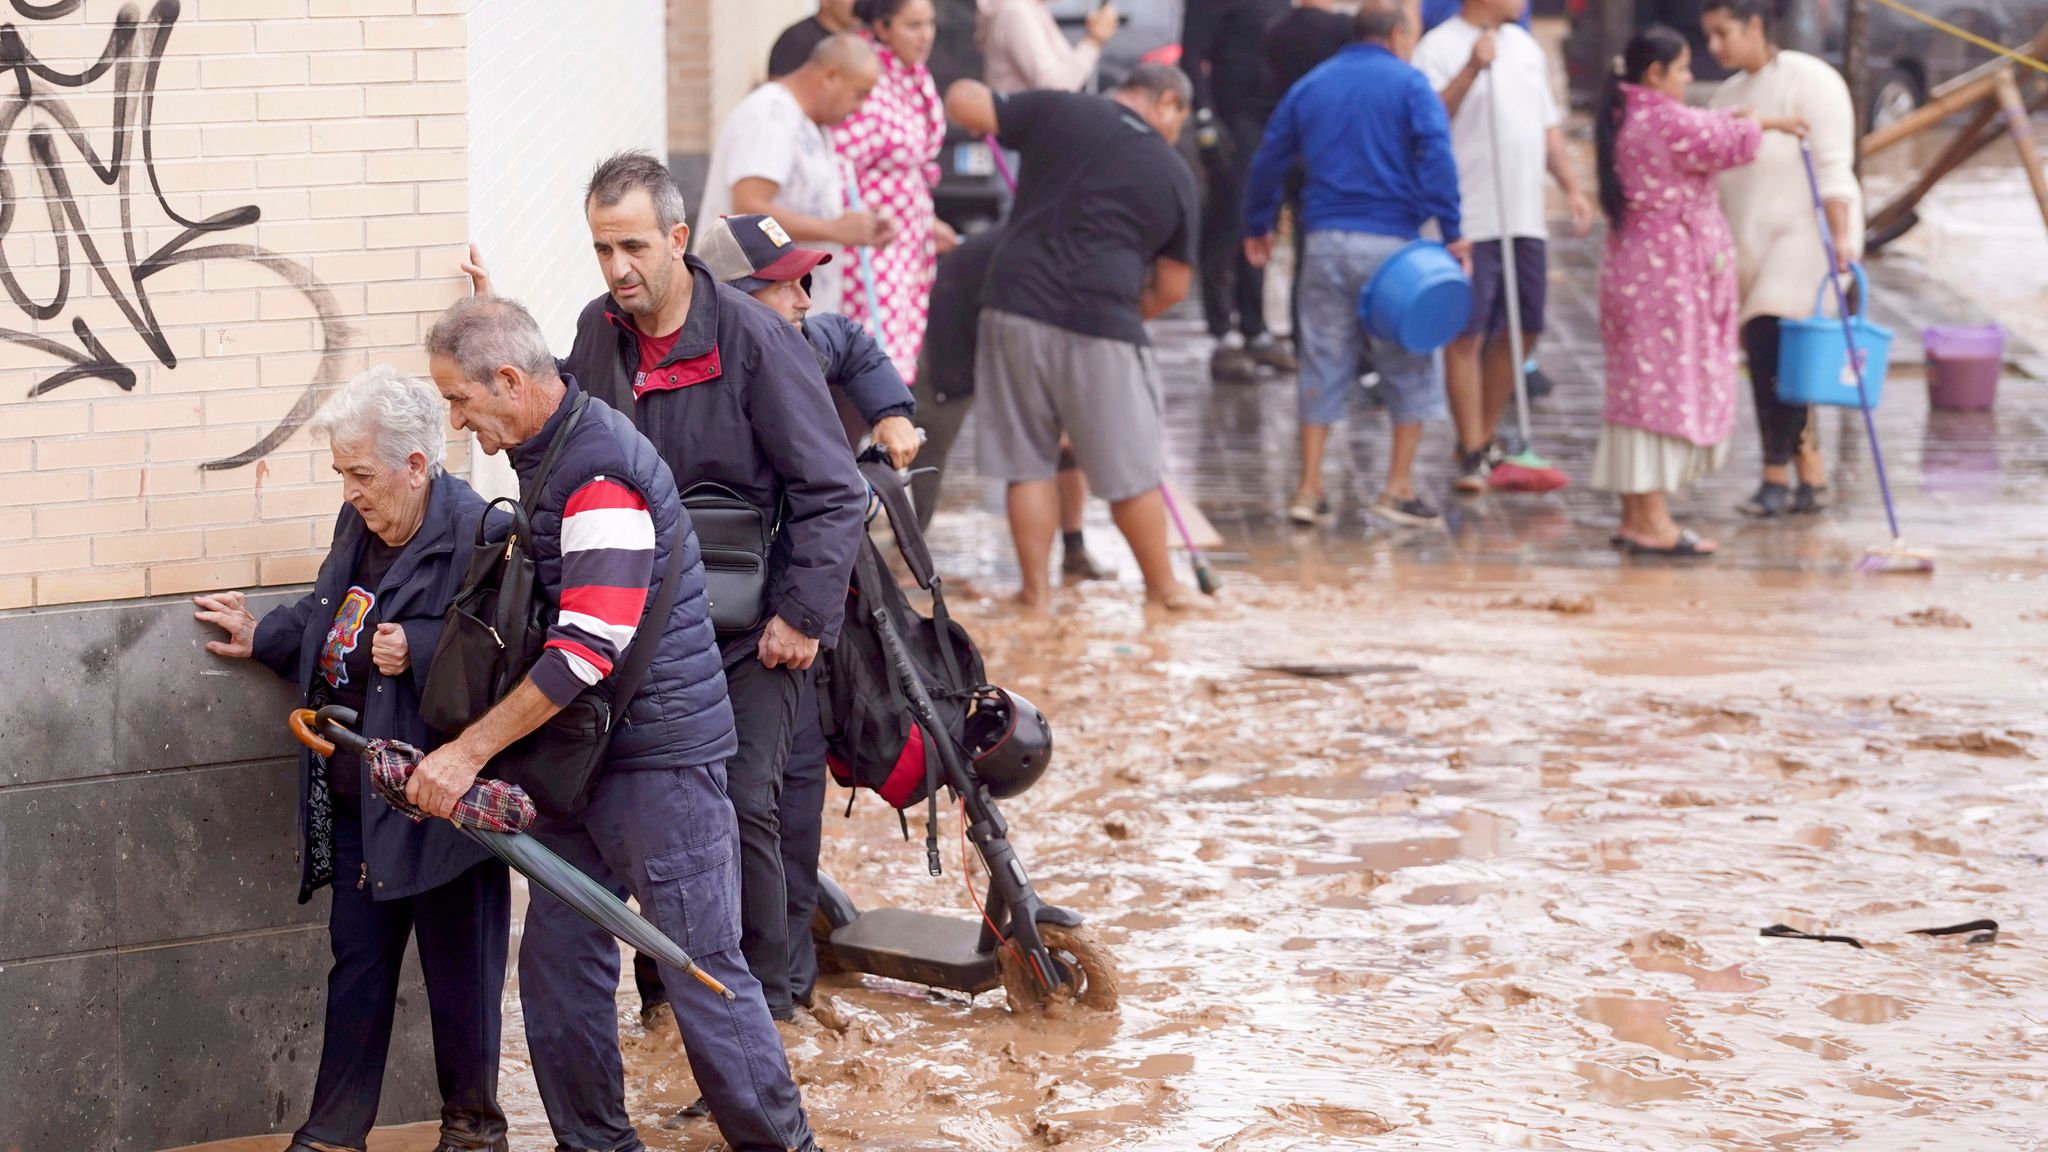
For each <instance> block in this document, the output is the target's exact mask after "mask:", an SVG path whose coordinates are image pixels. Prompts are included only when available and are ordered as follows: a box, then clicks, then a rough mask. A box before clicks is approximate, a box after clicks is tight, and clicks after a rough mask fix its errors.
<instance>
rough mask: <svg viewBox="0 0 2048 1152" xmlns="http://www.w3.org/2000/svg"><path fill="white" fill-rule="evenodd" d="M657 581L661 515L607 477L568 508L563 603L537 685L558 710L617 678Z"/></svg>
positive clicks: (598, 479) (593, 483)
mask: <svg viewBox="0 0 2048 1152" xmlns="http://www.w3.org/2000/svg"><path fill="white" fill-rule="evenodd" d="M653 580H654V517H653V516H652V515H651V514H649V513H648V511H647V501H645V500H643V499H641V497H640V494H639V493H638V492H635V491H634V490H633V489H632V488H630V487H628V486H627V485H625V484H622V483H620V482H618V481H616V480H608V479H606V478H605V477H603V476H599V477H596V478H595V479H593V480H591V481H590V482H589V483H588V484H585V485H584V486H583V487H581V488H578V489H577V490H576V491H575V492H574V493H573V494H571V495H570V497H569V502H568V504H567V505H565V506H564V507H563V509H562V606H561V610H560V612H558V613H557V614H556V616H555V623H554V626H553V627H551V628H549V629H548V638H547V643H546V645H545V646H544V648H543V650H542V652H541V658H540V662H539V663H537V664H535V665H534V666H533V684H534V687H536V688H539V689H540V690H541V692H542V694H543V695H545V696H546V697H547V698H548V699H549V700H551V701H553V702H554V703H555V704H556V705H567V704H568V703H569V701H571V700H574V699H575V698H576V694H577V693H579V692H581V691H583V690H584V689H585V688H587V687H589V686H590V685H592V684H595V683H597V682H598V681H600V680H602V679H604V678H605V677H606V676H609V675H611V674H612V665H613V664H614V663H616V662H617V660H618V658H619V655H620V654H621V653H623V652H624V651H625V650H626V646H627V645H628V644H630V643H632V641H633V633H634V632H635V631H636V630H637V629H638V628H639V627H640V615H641V613H642V612H644V611H646V608H647V589H648V585H649V584H651V583H652V582H653Z"/></svg>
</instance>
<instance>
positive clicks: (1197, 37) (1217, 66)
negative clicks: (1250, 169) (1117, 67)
mask: <svg viewBox="0 0 2048 1152" xmlns="http://www.w3.org/2000/svg"><path fill="white" fill-rule="evenodd" d="M1286 13H1287V0H1188V3H1187V12H1186V16H1185V19H1184V24H1183V30H1182V32H1181V64H1180V66H1181V68H1182V69H1183V70H1185V71H1186V72H1187V73H1188V75H1189V77H1190V78H1191V79H1193V80H1194V82H1195V103H1196V105H1197V106H1199V107H1204V108H1213V109H1215V111H1216V114H1217V115H1218V116H1221V117H1223V118H1224V119H1226V120H1245V119H1250V120H1256V121H1258V122H1259V123H1261V124H1263V123H1265V121H1266V118H1267V117H1268V116H1271V115H1272V114H1273V106H1274V105H1275V104H1276V103H1278V102H1279V97H1278V96H1277V95H1274V94H1272V93H1270V92H1269V91H1268V90H1267V84H1266V60H1265V48H1264V45H1263V44H1262V43H1261V41H1262V38H1263V37H1264V35H1265V31H1266V29H1267V28H1268V27H1269V26H1270V25H1272V24H1273V22H1274V21H1276V20H1279V19H1280V18H1281V17H1283V16H1284V15H1286ZM1241 146H1242V147H1245V148H1256V147H1258V143H1257V141H1245V142H1243V143H1242V145H1241Z"/></svg>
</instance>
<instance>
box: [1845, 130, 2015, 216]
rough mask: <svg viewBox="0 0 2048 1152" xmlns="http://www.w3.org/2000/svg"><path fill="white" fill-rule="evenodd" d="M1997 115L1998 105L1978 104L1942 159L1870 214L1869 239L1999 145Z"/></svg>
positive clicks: (1944, 152)
mask: <svg viewBox="0 0 2048 1152" xmlns="http://www.w3.org/2000/svg"><path fill="white" fill-rule="evenodd" d="M1997 115H1998V106H1997V105H1995V104H1992V103H1990V102H1989V101H1986V102H1985V103H1982V104H1979V105H1978V106H1977V112H1976V115H1974V116H1972V117H1970V122H1969V124H1968V125H1966V126H1965V127H1964V128H1963V130H1962V131H1961V132H1958V133H1956V137H1955V139H1953V140H1951V141H1949V143H1948V147H1946V148H1944V149H1942V152H1941V155H1940V156H1937V157H1936V158H1935V160H1934V163H1932V164H1930V165H1928V166H1927V168H1926V169H1924V170H1923V171H1922V172H1921V173H1920V176H1919V178H1918V179H1916V180H1914V181H1913V183H1912V185H1911V186H1909V187H1908V188H1907V189H1906V190H1905V191H1904V192H1901V193H1899V194H1898V195H1896V196H1894V197H1892V198H1891V199H1890V200H1888V201H1886V202H1885V204H1884V206H1883V207H1882V208H1879V209H1878V210H1877V211H1875V212H1873V213H1871V214H1870V223H1869V227H1868V231H1869V233H1870V235H1872V236H1876V235H1880V234H1882V233H1884V232H1886V231H1888V230H1889V229H1890V228H1891V226H1892V225H1893V224H1895V223H1897V222H1898V221H1900V220H1903V219H1905V217H1906V214H1907V213H1909V212H1911V211H1912V210H1913V209H1915V208H1917V207H1919V206H1920V201H1921V200H1922V199H1924V198H1925V197H1926V196H1927V194H1928V193H1929V192H1931V191H1933V189H1934V186H1935V184H1936V183H1938V182H1939V181H1940V180H1941V178H1942V177H1944V176H1946V175H1948V174H1949V173H1950V172H1953V171H1955V170H1956V169H1957V168H1960V167H1961V166H1962V165H1963V162H1964V161H1966V160H1968V159H1969V158H1970V157H1972V156H1975V155H1976V154H1977V153H1979V152H1982V151H1983V150H1984V149H1986V148H1989V147H1990V146H1991V145H1992V144H1994V143H1997V141H1998V138H1999V137H2000V136H2002V135H2004V132H2003V131H2002V130H2001V129H1999V128H1997V127H1995V126H1993V125H1992V123H1991V121H1992V118H1993V117H1995V116H1997ZM1987 129H1989V130H1988V131H1987Z"/></svg>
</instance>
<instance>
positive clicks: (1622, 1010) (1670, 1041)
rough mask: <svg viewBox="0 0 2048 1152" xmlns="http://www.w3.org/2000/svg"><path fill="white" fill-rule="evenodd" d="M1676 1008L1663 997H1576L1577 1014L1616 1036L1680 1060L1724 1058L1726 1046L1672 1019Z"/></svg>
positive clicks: (1726, 1056)
mask: <svg viewBox="0 0 2048 1152" xmlns="http://www.w3.org/2000/svg"><path fill="white" fill-rule="evenodd" d="M1676 1012H1677V1008H1676V1007H1675V1006H1674V1005H1672V1004H1670V1003H1669V1002H1667V1001H1663V1000H1637V999H1633V998H1630V997H1625V996H1589V997H1587V998H1586V999H1584V1000H1581V1001H1579V1015H1580V1016H1582V1017H1584V1018H1585V1019H1587V1020H1590V1021H1592V1022H1593V1023H1595V1024H1599V1025H1602V1026H1604V1027H1605V1028H1607V1030H1608V1031H1610V1032H1612V1033H1614V1038H1615V1039H1616V1040H1621V1041H1624V1042H1626V1043H1630V1044H1641V1045H1643V1046H1645V1047H1648V1048H1655V1049H1656V1050H1657V1051H1659V1052H1662V1053H1664V1054H1665V1055H1666V1056H1676V1057H1678V1058H1679V1059H1681V1060H1725V1059H1727V1058H1728V1056H1729V1051H1728V1049H1726V1048H1723V1047H1721V1046H1720V1045H1717V1044H1702V1043H1699V1042H1698V1041H1697V1040H1695V1039H1694V1038H1693V1036H1692V1034H1691V1032H1690V1031H1689V1030H1688V1029H1687V1028H1686V1027H1685V1026H1684V1025H1682V1024H1680V1023H1678V1022H1677V1021H1676V1020H1674V1019H1673V1017H1674V1015H1675V1014H1676Z"/></svg>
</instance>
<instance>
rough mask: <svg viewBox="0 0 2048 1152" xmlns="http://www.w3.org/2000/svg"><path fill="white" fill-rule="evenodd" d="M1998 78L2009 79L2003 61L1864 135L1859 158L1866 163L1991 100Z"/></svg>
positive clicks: (2007, 70)
mask: <svg viewBox="0 0 2048 1152" xmlns="http://www.w3.org/2000/svg"><path fill="white" fill-rule="evenodd" d="M2000 76H2005V77H2007V78H2008V79H2009V78H2010V77H2011V76H2012V65H2010V64H2008V63H2006V62H2005V61H2003V60H2001V61H1998V63H1997V64H1996V65H1995V66H1994V67H1993V68H1992V70H1991V71H1990V72H1989V73H1987V74H1985V75H1984V76H1981V77H1978V78H1977V79H1976V80H1973V81H1971V82H1970V83H1969V84H1966V85H1964V86H1963V87H1960V88H1957V89H1955V90H1954V91H1952V92H1949V93H1947V94H1946V95H1943V96H1938V97H1935V98H1934V99H1931V100H1929V101H1928V102H1927V103H1925V104H1923V105H1921V106H1920V108H1919V110H1918V111H1915V112H1914V113H1913V114H1912V115H1910V116H1905V117H1902V118H1900V119H1898V120H1895V121H1893V122H1892V123H1890V124H1887V125H1885V126H1884V127H1882V128H1879V129H1878V130H1877V131H1875V132H1872V133H1871V134H1870V135H1868V136H1865V137H1864V138H1863V159H1864V160H1866V161H1867V160H1869V159H1870V158H1871V157H1872V156H1875V155H1877V154H1878V153H1880V152H1882V151H1884V150H1885V149H1887V148H1890V147H1892V146H1893V145H1895V144H1898V143H1900V142H1901V141H1904V140H1908V139H1911V138H1912V137H1914V136H1917V135H1919V134H1920V133H1922V132H1925V131H1926V130H1927V129H1929V128H1932V127H1934V126H1935V125H1937V124H1939V123H1941V122H1942V121H1943V120H1946V119H1948V118H1949V117H1950V116H1953V115H1955V114H1956V113H1958V112H1961V111H1962V110H1963V109H1965V108H1968V107H1969V106H1970V105H1972V104H1975V103H1978V102H1979V101H1983V100H1990V99H1993V98H1995V97H1996V96H1997V91H1998V78H1999V77H2000Z"/></svg>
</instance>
